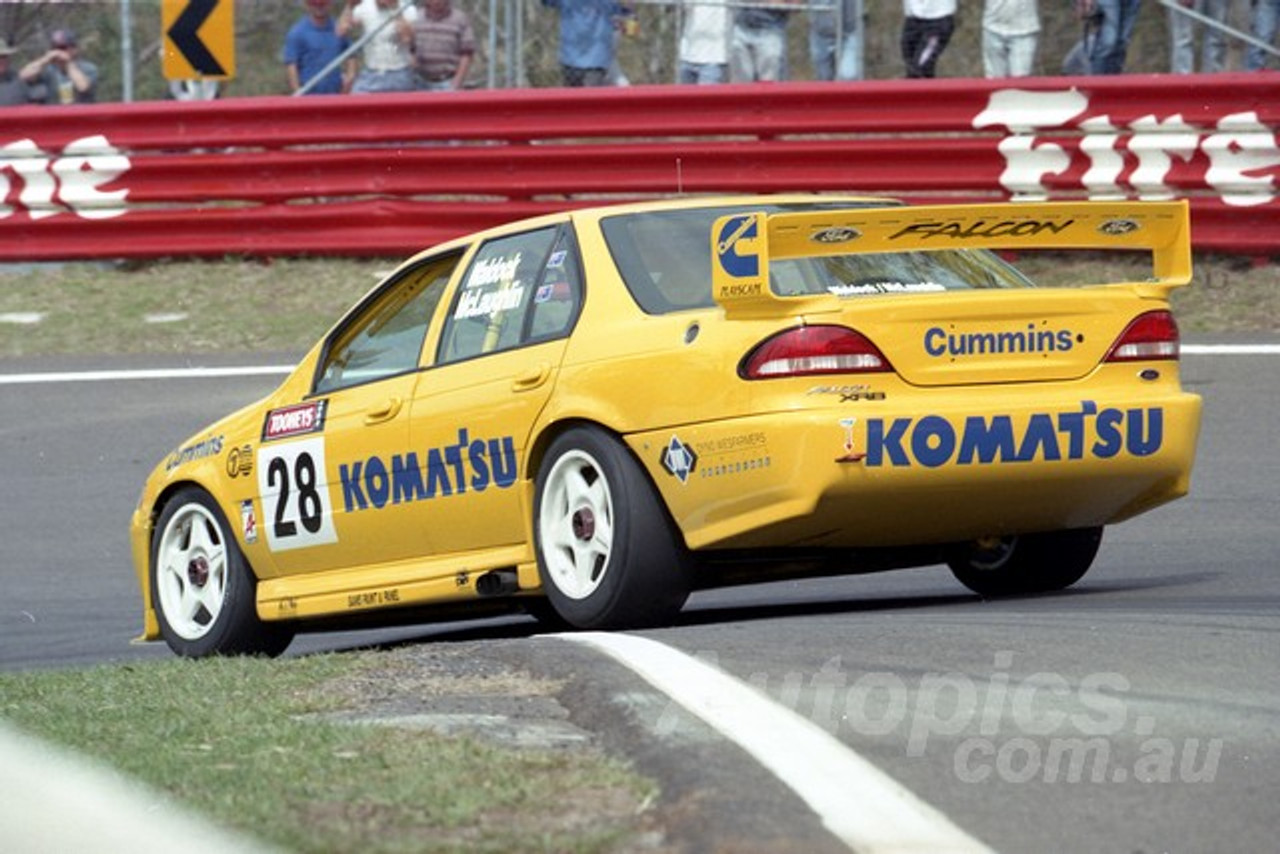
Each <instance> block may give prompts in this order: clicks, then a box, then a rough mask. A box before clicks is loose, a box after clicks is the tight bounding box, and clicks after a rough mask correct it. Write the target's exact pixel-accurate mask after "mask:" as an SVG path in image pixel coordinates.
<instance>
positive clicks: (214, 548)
mask: <svg viewBox="0 0 1280 854" xmlns="http://www.w3.org/2000/svg"><path fill="white" fill-rule="evenodd" d="M151 583H152V588H151V590H152V602H153V603H154V607H155V609H156V615H157V616H158V617H159V620H160V633H161V635H162V636H163V637H164V639H165V642H166V643H168V644H169V647H170V648H171V649H172V650H173V651H174V652H176V653H177V654H178V655H181V656H185V657H187V658H202V657H204V656H209V655H269V656H276V655H279V654H280V653H282V652H284V650H285V647H287V646H288V645H289V642H290V641H291V640H293V632H292V631H290V630H289V629H286V628H284V627H281V626H277V625H270V624H266V623H263V622H262V621H260V620H259V619H258V614H257V609H256V607H255V588H256V586H257V583H256V579H255V578H254V576H253V573H252V571H251V570H250V569H249V564H248V562H247V561H246V560H245V557H244V555H243V554H242V553H241V551H240V547H239V546H238V545H237V544H236V540H235V537H234V536H233V535H232V533H231V529H230V527H229V526H228V525H227V520H226V517H225V516H223V514H222V511H221V510H220V509H219V508H218V505H217V503H216V502H214V500H213V498H211V497H210V496H209V494H208V493H207V492H205V491H204V490H202V489H196V488H194V487H188V488H185V489H183V490H181V491H180V492H178V493H177V494H176V495H175V496H174V497H173V498H172V499H171V500H170V501H169V503H168V504H166V505H165V508H164V512H163V513H161V514H160V520H159V522H158V524H157V525H156V535H155V537H154V538H153V540H152V544H151Z"/></svg>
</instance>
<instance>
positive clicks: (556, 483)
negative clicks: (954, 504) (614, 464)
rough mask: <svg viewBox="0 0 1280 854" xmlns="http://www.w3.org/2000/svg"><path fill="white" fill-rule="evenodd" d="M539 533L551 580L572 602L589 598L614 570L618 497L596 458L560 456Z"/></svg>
mask: <svg viewBox="0 0 1280 854" xmlns="http://www.w3.org/2000/svg"><path fill="white" fill-rule="evenodd" d="M541 497H542V502H541V508H540V510H539V514H538V534H539V538H540V541H541V543H542V556H543V559H544V561H545V566H546V571H547V576H548V578H549V580H550V581H551V583H552V584H554V585H555V586H556V588H557V589H558V590H559V591H560V592H561V593H563V594H564V595H565V596H567V597H568V598H570V599H579V600H580V599H586V598H587V597H588V596H590V595H591V594H592V593H594V592H595V591H596V590H597V589H598V588H599V587H600V585H601V583H602V582H603V581H604V579H605V575H606V573H607V572H608V571H609V563H610V561H609V558H610V555H611V554H612V552H613V534H614V516H613V494H612V492H611V490H610V487H609V481H608V480H607V479H606V478H605V476H604V473H603V471H602V469H601V466H600V464H599V463H598V462H596V460H595V458H594V457H592V456H591V455H590V454H588V453H587V452H585V451H583V450H580V449H573V450H570V451H567V452H566V453H564V454H563V455H561V456H560V457H559V458H558V459H557V460H556V461H555V464H554V466H552V468H551V470H550V472H549V473H548V474H547V477H546V480H545V482H544V486H543V491H542V496H541Z"/></svg>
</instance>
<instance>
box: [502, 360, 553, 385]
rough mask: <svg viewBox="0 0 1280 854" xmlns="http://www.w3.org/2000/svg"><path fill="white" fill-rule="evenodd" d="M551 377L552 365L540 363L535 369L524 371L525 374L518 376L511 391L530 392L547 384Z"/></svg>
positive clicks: (512, 382) (513, 381) (512, 383)
mask: <svg viewBox="0 0 1280 854" xmlns="http://www.w3.org/2000/svg"><path fill="white" fill-rule="evenodd" d="M550 376H551V365H549V364H548V363H546V362H539V363H538V364H537V365H535V366H534V367H532V368H529V369H528V370H526V371H524V373H520V374H516V376H515V379H513V380H512V381H511V390H512V391H530V390H532V389H535V388H537V387H538V386H540V385H542V384H543V383H545V382H546V381H547V378H548V377H550Z"/></svg>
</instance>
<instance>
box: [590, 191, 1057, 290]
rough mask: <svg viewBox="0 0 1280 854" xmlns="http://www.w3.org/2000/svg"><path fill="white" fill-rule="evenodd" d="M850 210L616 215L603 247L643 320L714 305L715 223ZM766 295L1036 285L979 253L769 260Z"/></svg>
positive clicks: (608, 222)
mask: <svg viewBox="0 0 1280 854" xmlns="http://www.w3.org/2000/svg"><path fill="white" fill-rule="evenodd" d="M848 207H849V205H848V204H847V203H846V204H840V205H834V204H833V205H828V206H824V205H803V206H800V205H772V206H763V207H762V206H759V205H744V206H725V207H710V208H692V209H688V210H674V211H653V212H648V213H638V214H622V215H618V216H613V217H607V218H605V219H603V220H601V223H600V226H601V229H602V231H603V232H604V238H605V242H606V243H607V244H608V245H609V251H610V253H611V254H612V255H613V260H614V263H615V264H616V265H617V268H618V272H619V273H620V274H621V276H622V279H623V281H624V282H625V283H626V286H627V289H628V290H630V291H631V295H632V297H633V298H634V299H635V301H636V302H637V303H638V304H639V306H640V308H641V309H643V310H644V311H645V312H646V313H648V314H667V313H669V312H673V311H683V310H685V309H691V308H709V307H711V306H713V305H715V301H714V300H713V299H712V297H711V225H712V223H713V222H715V220H716V219H717V218H719V217H721V216H724V215H726V214H732V213H745V212H749V211H759V210H763V211H765V212H766V213H781V212H784V211H811V210H824V209H828V210H836V209H848ZM769 274H770V275H769V279H770V287H771V288H772V289H773V291H774V292H775V293H777V294H779V295H782V296H801V295H807V294H821V293H830V294H835V295H836V296H839V297H849V298H854V297H861V296H878V295H883V294H895V293H930V292H941V291H951V290H969V289H973V288H1028V287H1034V285H1033V284H1032V283H1031V282H1030V281H1029V280H1028V279H1027V278H1026V277H1024V276H1023V275H1022V274H1020V273H1019V272H1018V271H1017V270H1015V269H1014V268H1013V267H1011V266H1009V265H1008V264H1006V263H1005V262H1004V261H1002V260H1000V258H999V257H997V256H996V255H994V254H993V253H990V252H987V251H985V250H972V249H945V250H938V251H929V252H875V253H866V254H849V255H832V256H827V257H814V258H798V259H786V260H774V261H771V262H770V265H769Z"/></svg>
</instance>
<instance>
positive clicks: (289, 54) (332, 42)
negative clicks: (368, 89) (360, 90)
mask: <svg viewBox="0 0 1280 854" xmlns="http://www.w3.org/2000/svg"><path fill="white" fill-rule="evenodd" d="M350 46H351V42H349V41H348V40H347V39H345V38H343V37H342V36H339V35H338V33H337V28H336V25H335V23H334V20H333V17H332V16H331V15H330V14H329V0H307V14H306V16H305V17H303V18H301V19H299V21H298V22H297V23H296V24H294V25H293V26H292V27H291V28H290V29H289V33H288V35H286V36H285V37H284V64H285V69H286V71H287V72H288V75H289V90H290V91H291V92H297V91H298V90H299V89H301V88H302V87H303V86H305V85H307V83H309V82H311V78H313V77H315V76H316V75H317V74H319V73H320V72H321V71H323V70H324V68H325V66H327V65H328V64H329V63H331V62H333V61H334V60H335V59H337V58H338V57H339V56H341V55H342V52H343V51H345V50H346V49H347V48H348V47H350ZM354 77H355V57H354V56H353V57H351V58H350V59H348V60H347V62H346V63H344V65H343V68H342V69H341V71H339V70H338V69H336V68H335V69H334V70H333V71H330V72H329V73H328V74H326V75H325V76H324V78H323V79H321V80H318V81H316V83H315V85H314V86H312V87H311V88H310V89H308V90H307V93H308V94H310V95H337V94H340V93H343V92H347V91H349V90H350V89H351V81H352V80H353V79H354Z"/></svg>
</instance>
